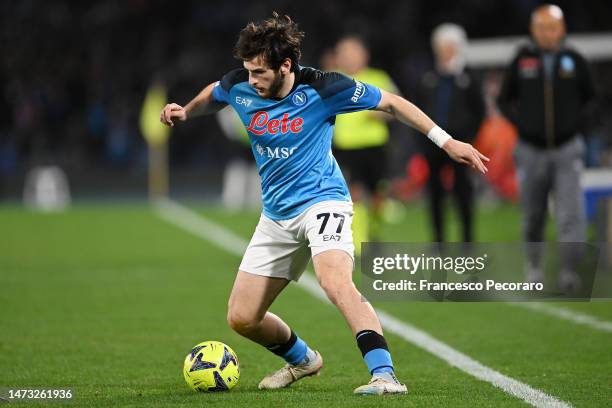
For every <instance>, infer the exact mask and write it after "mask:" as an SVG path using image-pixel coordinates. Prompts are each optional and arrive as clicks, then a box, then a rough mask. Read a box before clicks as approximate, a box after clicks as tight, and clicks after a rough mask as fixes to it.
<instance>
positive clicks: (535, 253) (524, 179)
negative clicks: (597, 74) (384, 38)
mask: <svg viewBox="0 0 612 408" xmlns="http://www.w3.org/2000/svg"><path fill="white" fill-rule="evenodd" d="M530 28H531V36H532V41H531V42H530V43H528V44H527V45H525V46H523V47H522V48H521V49H520V50H519V51H518V53H517V55H516V56H515V57H514V59H513V60H512V62H511V64H510V66H509V67H508V69H507V72H506V76H505V80H504V84H503V85H502V90H501V93H500V95H499V98H498V104H499V107H500V109H501V111H502V112H503V113H504V115H505V116H506V117H507V118H508V119H510V120H511V121H512V122H513V123H514V124H515V125H516V126H517V128H518V130H519V141H518V143H517V146H516V148H515V151H514V159H515V163H516V167H517V175H518V182H519V188H520V193H521V207H522V211H523V239H524V241H525V242H541V241H543V240H544V226H545V222H546V215H547V214H546V209H547V204H548V196H549V194H552V195H553V197H554V204H555V205H554V207H555V210H554V216H555V220H556V224H557V236H558V241H559V242H584V241H585V240H586V221H585V216H584V210H583V203H582V194H581V189H580V173H581V170H582V167H583V156H584V151H585V145H584V141H583V140H582V137H581V136H580V135H579V131H580V128H581V124H582V122H583V116H584V113H585V108H586V106H587V104H589V102H590V101H592V100H593V97H594V94H595V92H594V87H593V83H592V80H591V76H590V74H589V69H588V66H587V63H586V61H585V59H584V58H583V57H582V56H581V55H580V54H579V53H578V52H576V51H575V50H573V49H571V48H569V47H567V46H566V44H565V42H564V38H565V32H566V31H565V20H564V17H563V11H562V10H561V9H560V8H559V7H557V6H555V5H550V4H549V5H542V6H540V7H538V8H537V9H535V10H534V12H533V13H532V15H531V27H530ZM541 252H542V251H541V246H538V245H528V246H527V265H526V278H527V280H528V281H530V282H542V281H543V280H544V273H543V270H542V265H541V263H542V253H541ZM562 254H563V255H562V256H563V260H562V267H561V271H560V273H559V276H558V279H559V286H560V288H561V289H563V290H572V289H577V287H578V286H579V285H580V278H579V276H578V275H577V274H576V266H577V261H578V260H579V254H577V253H575V252H574V251H570V250H563V251H562Z"/></svg>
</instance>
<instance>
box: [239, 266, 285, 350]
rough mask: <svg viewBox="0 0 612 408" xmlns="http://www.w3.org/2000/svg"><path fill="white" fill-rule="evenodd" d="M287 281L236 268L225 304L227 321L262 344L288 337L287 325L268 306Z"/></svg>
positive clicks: (249, 337)
mask: <svg viewBox="0 0 612 408" xmlns="http://www.w3.org/2000/svg"><path fill="white" fill-rule="evenodd" d="M288 283H289V281H288V280H287V279H283V278H271V277H267V276H259V275H254V274H251V273H247V272H244V271H238V274H237V275H236V280H235V281H234V287H233V288H232V292H231V294H230V298H229V302H228V308H227V322H228V324H229V326H230V327H231V328H232V329H233V330H234V331H235V332H237V333H238V334H240V335H242V336H244V337H246V338H248V339H250V340H253V341H254V342H256V343H259V344H261V345H262V346H268V345H271V344H280V343H283V342H285V341H287V340H288V339H289V336H290V335H291V329H290V328H289V326H288V325H287V324H286V323H285V322H284V321H283V320H282V319H280V318H279V317H278V316H276V315H275V314H273V313H270V312H268V309H269V307H270V305H271V304H272V302H274V299H276V297H277V296H278V294H279V293H280V292H281V291H282V290H283V289H284V288H285V287H286V286H287V284H288Z"/></svg>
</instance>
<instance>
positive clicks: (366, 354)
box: [305, 202, 406, 394]
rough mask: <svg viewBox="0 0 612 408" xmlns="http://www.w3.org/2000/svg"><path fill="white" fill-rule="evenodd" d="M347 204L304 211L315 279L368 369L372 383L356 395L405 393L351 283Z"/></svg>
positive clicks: (374, 319)
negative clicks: (348, 331) (355, 342)
mask: <svg viewBox="0 0 612 408" xmlns="http://www.w3.org/2000/svg"><path fill="white" fill-rule="evenodd" d="M351 216H352V211H351V205H350V204H349V203H334V202H330V203H329V204H327V203H323V204H321V205H318V206H314V208H312V209H310V210H309V211H307V213H306V215H305V223H306V228H307V231H308V232H307V233H308V239H309V241H310V247H311V250H312V254H313V258H312V259H313V265H314V268H315V273H316V275H317V280H318V281H319V284H320V285H321V288H322V289H323V290H324V291H325V293H326V295H327V297H328V298H329V299H330V301H331V302H332V303H333V304H334V305H335V306H336V307H337V308H338V310H339V311H340V313H342V315H343V316H344V318H345V320H346V321H347V323H348V325H349V327H350V328H351V330H352V332H353V335H354V336H355V338H356V341H357V345H358V347H359V349H360V351H361V353H362V356H363V358H364V361H365V363H366V365H367V366H368V370H369V371H370V374H372V375H373V377H372V381H371V382H370V383H369V384H367V385H365V386H362V387H359V388H357V389H356V390H355V392H356V393H360V394H383V393H397V392H406V386H405V385H403V384H400V383H399V382H398V381H397V379H396V378H395V375H394V372H393V361H392V360H391V354H390V353H389V349H388V347H387V342H386V340H385V338H384V336H383V333H382V328H381V325H380V321H379V320H378V316H376V313H375V312H374V309H373V308H372V306H371V305H370V303H369V302H367V301H365V300H364V299H363V298H362V296H361V293H359V291H358V290H357V288H356V287H355V284H354V283H353V279H352V274H353V249H354V247H353V242H352V233H351V218H352V217H351Z"/></svg>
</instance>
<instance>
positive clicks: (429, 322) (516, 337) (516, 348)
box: [0, 204, 612, 407]
mask: <svg viewBox="0 0 612 408" xmlns="http://www.w3.org/2000/svg"><path fill="white" fill-rule="evenodd" d="M196 208H197V210H198V211H200V212H201V213H202V214H204V215H205V216H207V217H208V218H210V219H212V220H214V221H216V222H217V223H220V224H221V225H224V226H225V227H227V228H228V229H230V230H232V231H233V232H235V233H237V234H239V235H241V236H243V237H244V238H245V239H248V238H249V237H250V234H251V233H252V230H253V228H254V226H255V224H256V222H257V218H258V214H256V213H239V214H230V213H228V212H226V211H224V210H221V209H215V208H203V207H196ZM451 221H452V222H451V234H454V235H455V236H457V235H458V234H457V230H458V229H457V225H456V220H455V219H452V220H451ZM519 222H520V221H519V217H518V213H517V210H516V209H515V208H513V207H511V206H502V207H498V208H492V209H482V210H481V211H480V213H479V216H478V217H477V226H476V227H477V228H476V229H477V236H478V238H479V239H480V240H482V241H498V242H512V241H516V240H517V238H518V237H519V229H520V223H519ZM0 225H1V226H2V228H1V230H2V234H0V387H20V388H23V387H45V388H63V387H70V388H72V389H73V390H74V393H75V398H74V400H73V401H72V402H70V403H69V405H70V406H78V407H81V406H88V407H97V406H121V407H127V406H159V407H180V406H185V407H191V406H194V407H195V406H198V407H202V406H204V407H205V406H223V407H230V406H249V407H278V406H300V407H321V406H330V407H367V406H376V407H381V406H384V407H387V406H388V407H400V406H401V407H406V406H408V407H410V406H419V407H423V406H427V407H432V406H439V407H447V406H453V407H464V406H465V407H468V406H491V407H500V406H525V405H526V404H525V403H524V402H523V401H521V400H519V399H517V398H514V397H512V396H510V395H508V394H506V393H505V392H503V391H502V390H500V389H497V388H495V387H493V386H492V385H490V384H488V383H485V382H482V381H479V380H476V379H475V378H473V377H471V376H469V375H467V374H466V373H464V372H462V371H460V370H459V369H456V368H453V367H451V366H450V365H448V364H447V363H445V362H444V361H442V360H439V359H438V358H436V357H435V356H433V355H431V354H428V353H427V352H425V351H423V350H421V349H418V348H416V347H414V346H413V345H411V344H409V343H407V342H405V341H404V340H402V339H401V338H399V337H396V336H394V335H391V334H389V335H388V336H387V338H388V342H389V345H390V348H391V351H392V353H393V357H394V360H395V364H396V369H397V373H398V375H399V377H400V379H401V380H402V381H405V382H406V383H407V384H408V386H409V389H410V393H409V394H407V395H403V396H392V397H384V398H382V399H379V398H376V397H357V396H353V395H352V390H353V388H354V387H356V386H358V385H361V384H362V383H364V382H366V381H367V380H368V379H369V376H368V374H367V371H366V368H365V365H364V363H363V361H362V359H361V355H360V354H359V352H358V350H357V348H356V346H355V341H354V339H353V338H352V336H351V334H350V331H349V330H348V328H347V326H346V324H345V322H344V321H343V319H342V318H341V316H340V315H339V313H338V312H337V311H336V310H335V309H334V308H333V307H331V306H329V305H327V304H325V303H322V302H320V301H319V300H317V299H315V298H314V297H312V296H311V295H309V294H308V293H306V292H305V291H303V290H301V289H300V288H298V287H295V286H294V285H290V287H289V288H288V289H287V290H286V291H285V292H284V293H283V294H282V295H281V296H280V298H279V299H278V301H277V302H276V303H275V304H274V305H273V308H272V310H273V311H274V312H276V313H278V314H279V315H281V316H282V317H283V318H285V319H286V321H287V322H288V323H289V324H290V325H291V326H292V327H293V328H294V329H295V330H296V331H297V332H298V333H299V334H300V335H301V336H302V337H303V338H304V339H305V340H306V341H307V342H309V344H311V345H312V346H313V347H315V348H317V349H319V350H320V351H321V353H322V355H323V357H324V359H325V366H324V368H323V370H322V372H321V376H319V377H315V378H308V379H305V380H303V381H301V382H299V383H297V384H295V386H293V387H291V388H289V389H286V390H281V391H276V392H261V391H258V390H257V383H258V381H259V380H260V379H261V378H262V377H263V376H264V375H265V374H267V373H269V372H270V371H272V370H275V369H277V368H279V367H280V366H281V365H282V364H283V362H282V361H281V360H280V359H278V358H277V357H275V356H274V355H272V354H271V353H269V352H267V351H266V350H265V349H263V348H262V347H260V346H257V345H255V344H253V343H251V342H249V341H247V340H245V339H243V338H241V337H239V336H238V335H236V334H234V333H233V332H232V331H231V330H230V329H229V328H228V327H227V324H226V321H225V311H226V302H227V296H228V293H229V290H230V287H231V284H232V282H233V277H234V274H235V271H236V268H237V267H238V264H239V261H240V260H239V258H237V257H236V256H234V255H232V254H228V253H226V252H223V251H222V250H220V249H219V248H217V247H215V246H213V245H211V244H210V243H208V242H206V241H204V240H201V239H199V238H197V237H194V236H192V235H189V234H188V233H186V232H184V231H182V230H180V229H178V228H176V227H175V226H173V225H170V224H167V223H166V222H165V221H163V220H161V219H160V218H159V217H157V216H156V215H155V213H154V212H153V211H152V210H150V209H149V207H147V206H144V205H136V204H135V205H115V206H111V205H104V206H101V205H77V206H76V207H74V208H73V209H72V210H70V211H68V212H66V213H63V214H48V215H45V214H36V213H31V212H28V211H25V210H22V209H20V208H18V207H11V206H4V207H0ZM426 227H427V225H426V219H425V215H424V213H423V211H422V209H421V208H420V207H418V206H416V207H408V210H407V214H406V217H405V218H404V221H402V222H401V223H399V224H394V225H386V226H385V231H384V234H385V237H388V239H389V240H394V241H412V242H415V241H416V242H418V241H424V240H427V239H428V238H429V237H428V233H427V228H426ZM563 306H564V307H566V308H570V309H574V310H577V311H580V312H582V313H588V314H590V315H592V316H595V317H598V318H600V319H603V320H608V321H610V320H612V303H609V302H593V303H570V304H564V305H563ZM375 307H377V308H380V309H381V310H385V311H387V312H389V313H391V314H392V315H393V316H395V317H397V318H400V319H402V320H405V321H407V322H410V323H412V324H414V325H415V326H417V327H419V328H421V329H423V330H426V331H427V332H428V333H430V334H431V335H433V336H434V337H436V338H438V339H439V340H442V341H444V342H445V343H447V344H449V345H450V346H452V347H454V348H456V349H458V350H460V351H461V352H463V353H466V354H468V355H469V356H470V357H472V358H474V359H476V360H478V361H479V362H481V363H483V364H485V365H487V366H489V367H491V368H493V369H495V370H497V371H500V372H501V373H503V374H505V375H508V376H510V377H512V378H515V379H517V380H519V381H522V382H524V383H527V384H529V385H531V386H533V387H535V388H538V389H540V390H542V391H544V392H546V393H548V394H550V395H553V396H555V397H557V398H559V399H561V400H564V401H566V402H568V403H570V404H572V405H575V406H577V407H598V406H605V405H608V406H609V404H610V401H612V334H611V333H605V332H601V331H597V330H594V329H592V328H589V327H586V326H580V325H577V324H575V323H571V322H568V321H564V320H560V319H558V318H554V317H550V316H547V315H543V314H538V313H535V312H532V311H529V310H525V309H523V308H518V307H513V306H510V305H505V304H494V303H470V304H457V303H442V304H433V303H407V302H406V303H399V302H385V303H378V304H375ZM204 340H219V341H223V342H225V343H227V344H229V345H230V346H231V347H232V348H233V349H234V350H235V351H236V353H237V354H238V357H239V359H240V362H241V368H242V372H241V378H240V383H239V384H238V386H237V387H236V388H235V389H234V390H233V391H231V392H229V393H219V394H204V393H195V392H193V391H191V390H190V389H188V388H187V385H186V384H185V382H184V380H183V378H182V373H181V368H182V362H183V358H184V356H185V355H186V354H187V352H188V351H189V350H190V348H191V347H192V346H193V345H194V344H196V343H198V342H200V341H204ZM50 404H51V405H53V404H57V405H58V406H60V405H62V403H60V402H53V403H41V404H40V405H44V406H48V405H50ZM13 405H22V406H36V405H37V404H36V403H33V402H23V403H21V404H12V403H11V404H10V406H13Z"/></svg>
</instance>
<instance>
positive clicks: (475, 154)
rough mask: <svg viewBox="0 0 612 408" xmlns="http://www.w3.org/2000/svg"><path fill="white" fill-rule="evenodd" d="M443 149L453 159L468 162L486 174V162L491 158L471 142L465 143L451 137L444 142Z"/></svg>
mask: <svg viewBox="0 0 612 408" xmlns="http://www.w3.org/2000/svg"><path fill="white" fill-rule="evenodd" d="M442 149H444V151H445V152H446V153H448V155H449V156H450V157H451V159H453V160H455V161H457V162H459V163H463V164H467V165H468V166H470V167H472V168H473V169H475V170H478V171H479V172H481V173H482V174H485V173H486V172H487V171H488V169H487V166H485V165H484V162H488V161H490V159H489V158H488V157H487V156H485V155H484V154H482V153H480V152H479V151H478V150H476V149H475V148H474V146H472V145H471V144H469V143H463V142H460V141H459V140H455V139H450V140H449V141H448V142H446V143H444V145H443V146H442Z"/></svg>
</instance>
